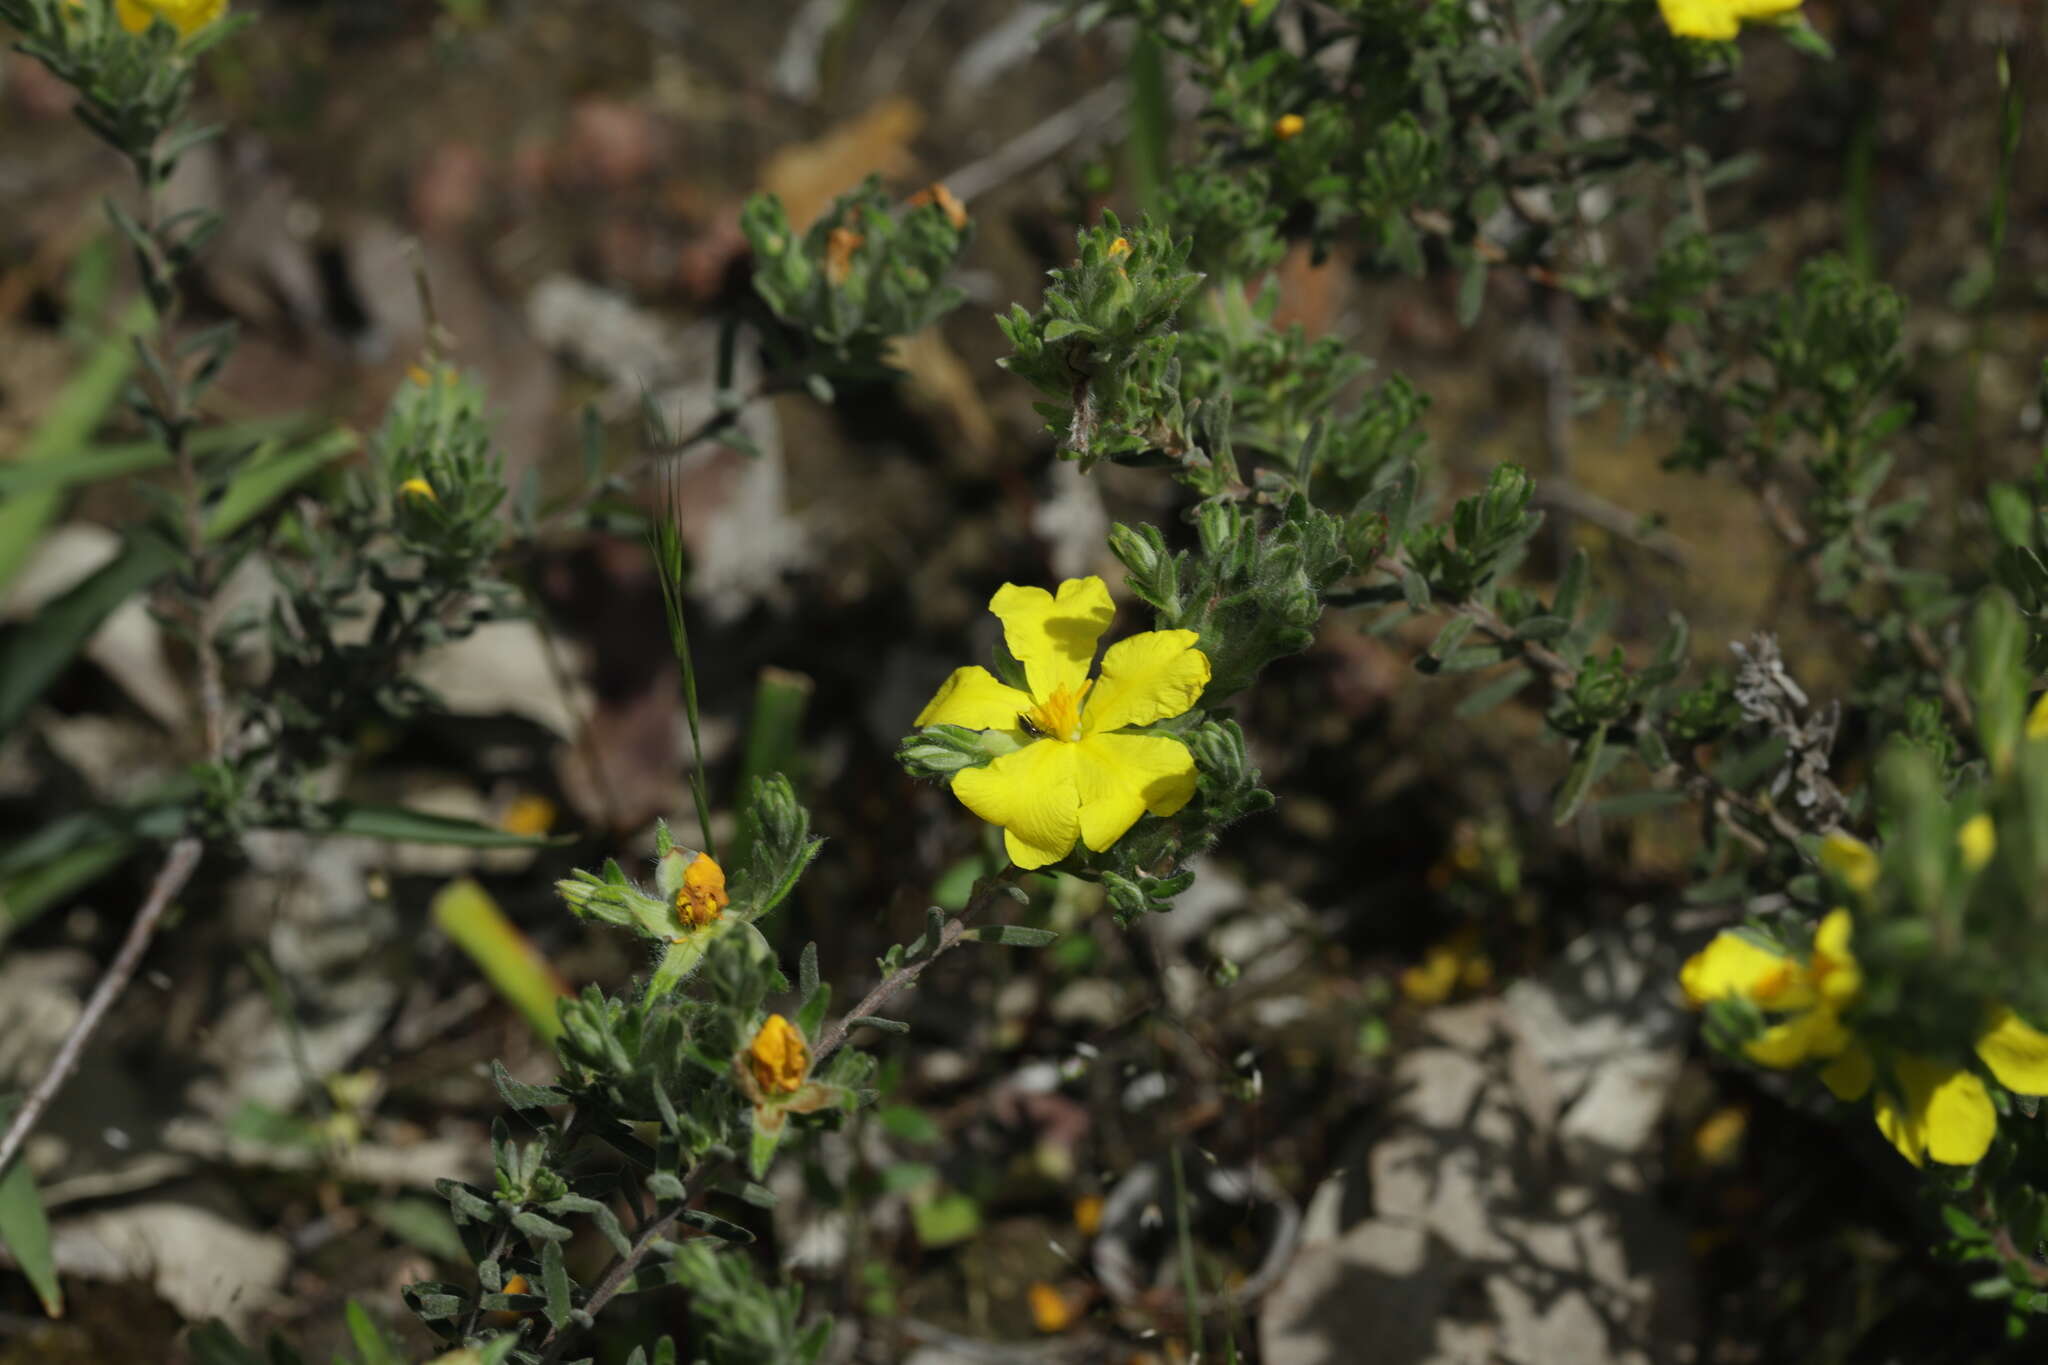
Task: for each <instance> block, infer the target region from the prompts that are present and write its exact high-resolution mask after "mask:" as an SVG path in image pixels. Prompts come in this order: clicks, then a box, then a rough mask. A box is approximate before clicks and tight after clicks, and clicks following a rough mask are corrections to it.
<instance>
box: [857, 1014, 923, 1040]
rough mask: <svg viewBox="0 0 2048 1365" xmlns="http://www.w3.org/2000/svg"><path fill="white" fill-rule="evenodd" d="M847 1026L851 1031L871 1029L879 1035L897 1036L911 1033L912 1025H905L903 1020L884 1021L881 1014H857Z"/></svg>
mask: <svg viewBox="0 0 2048 1365" xmlns="http://www.w3.org/2000/svg"><path fill="white" fill-rule="evenodd" d="M846 1026H847V1027H848V1028H849V1029H856V1028H871V1029H874V1030H875V1031H876V1032H877V1033H892V1034H897V1035H902V1034H905V1033H908V1032H910V1025H908V1024H906V1023H904V1022H903V1021H902V1020H901V1019H884V1018H883V1017H882V1016H881V1015H879V1014H856V1015H854V1016H853V1018H851V1019H849V1020H847V1021H846Z"/></svg>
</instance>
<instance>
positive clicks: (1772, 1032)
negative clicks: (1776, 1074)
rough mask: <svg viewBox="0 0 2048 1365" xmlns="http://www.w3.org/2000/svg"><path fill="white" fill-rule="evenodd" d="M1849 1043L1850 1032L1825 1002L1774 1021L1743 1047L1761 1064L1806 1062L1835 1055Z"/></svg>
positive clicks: (1792, 1064) (1786, 1066)
mask: <svg viewBox="0 0 2048 1365" xmlns="http://www.w3.org/2000/svg"><path fill="white" fill-rule="evenodd" d="M1848 1045H1849V1032H1848V1030H1847V1029H1845V1028H1843V1027H1842V1023H1841V1020H1839V1019H1838V1018H1836V1017H1835V1012H1834V1011H1833V1010H1831V1009H1828V1008H1827V1007H1826V1006H1824V1005H1816V1006H1815V1007H1814V1008H1812V1009H1810V1010H1801V1011H1800V1012H1799V1013H1798V1014H1795V1015H1793V1016H1792V1017H1791V1018H1790V1019H1787V1020H1785V1021H1784V1022H1782V1023H1777V1024H1773V1025H1771V1026H1770V1027H1769V1028H1767V1029H1765V1030H1764V1031H1763V1032H1762V1033H1759V1034H1758V1035H1757V1036H1756V1037H1754V1038H1752V1039H1750V1040H1749V1041H1748V1042H1747V1043H1744V1044H1743V1045H1742V1051H1743V1053H1744V1055H1745V1056H1747V1057H1748V1058H1749V1059H1750V1060H1751V1061H1753V1062H1755V1063H1757V1064H1758V1065H1760V1066H1769V1067H1776V1068H1778V1069H1779V1070H1781V1071H1782V1070H1784V1069H1786V1068H1788V1067H1795V1066H1803V1065H1804V1064H1806V1063H1807V1062H1810V1061H1815V1060H1818V1059H1819V1058H1823V1057H1832V1056H1834V1055H1835V1054H1837V1053H1839V1052H1841V1051H1842V1050H1843V1049H1844V1048H1846V1047H1847V1046H1848Z"/></svg>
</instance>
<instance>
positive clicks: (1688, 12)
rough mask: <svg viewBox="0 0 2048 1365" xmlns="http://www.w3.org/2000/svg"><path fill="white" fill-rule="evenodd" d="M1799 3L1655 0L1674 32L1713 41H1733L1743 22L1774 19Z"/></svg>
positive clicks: (1791, 0) (1782, 0)
mask: <svg viewBox="0 0 2048 1365" xmlns="http://www.w3.org/2000/svg"><path fill="white" fill-rule="evenodd" d="M1799 4H1800V0H1657V5H1658V8H1660V9H1662V10H1663V11H1664V22H1665V23H1666V24H1668V25H1670V27H1671V31H1672V32H1673V33H1675V34H1677V35H1678V36H1679V37H1681V38H1708V39H1713V40H1716V41H1723V40H1726V39H1729V38H1733V37H1734V36H1735V35H1736V34H1737V33H1738V32H1740V31H1741V29H1742V25H1743V23H1744V22H1745V21H1748V20H1756V19H1777V18H1780V17H1782V16H1784V15H1787V14H1790V13H1791V12H1792V11H1794V10H1796V9H1798V8H1799Z"/></svg>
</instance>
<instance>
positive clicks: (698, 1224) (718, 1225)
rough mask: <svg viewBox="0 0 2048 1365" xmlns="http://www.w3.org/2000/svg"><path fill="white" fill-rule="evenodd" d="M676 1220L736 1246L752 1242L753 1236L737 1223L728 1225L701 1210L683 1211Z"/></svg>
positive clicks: (713, 1214) (721, 1219)
mask: <svg viewBox="0 0 2048 1365" xmlns="http://www.w3.org/2000/svg"><path fill="white" fill-rule="evenodd" d="M678 1218H679V1219H680V1221H682V1222H685V1223H688V1224H689V1225H690V1226H691V1227H693V1228H695V1229H697V1230H698V1231H699V1232H702V1233H705V1234H708V1235H709V1236H712V1237H716V1238H718V1239H719V1240H720V1241H723V1242H731V1243H733V1244H734V1245H736V1246H746V1245H748V1244H749V1243H751V1242H752V1241H753V1240H754V1234H753V1233H751V1232H748V1231H747V1230H746V1229H745V1228H743V1227H741V1226H740V1225H739V1224H738V1223H729V1222H727V1221H726V1220H725V1219H723V1218H720V1217H719V1216H718V1215H717V1214H715V1213H706V1212H704V1210H702V1209H684V1210H683V1211H682V1213H681V1214H679V1215H678Z"/></svg>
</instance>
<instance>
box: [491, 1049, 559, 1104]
mask: <svg viewBox="0 0 2048 1365" xmlns="http://www.w3.org/2000/svg"><path fill="white" fill-rule="evenodd" d="M491 1080H492V1082H493V1083H494V1084H495V1085H496V1086H497V1087H498V1098H499V1099H501V1100H503V1101H504V1102H505V1107H506V1108H507V1109H548V1108H552V1107H553V1106H555V1105H557V1104H567V1103H568V1102H569V1096H568V1093H567V1092H565V1091H562V1090H557V1089H556V1088H555V1087H554V1086H551V1085H528V1084H527V1083H526V1082H524V1081H515V1080H513V1079H512V1073H511V1072H509V1071H507V1070H506V1069H505V1064H504V1063H503V1062H500V1061H495V1060H494V1061H493V1062H492V1063H491Z"/></svg>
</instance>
